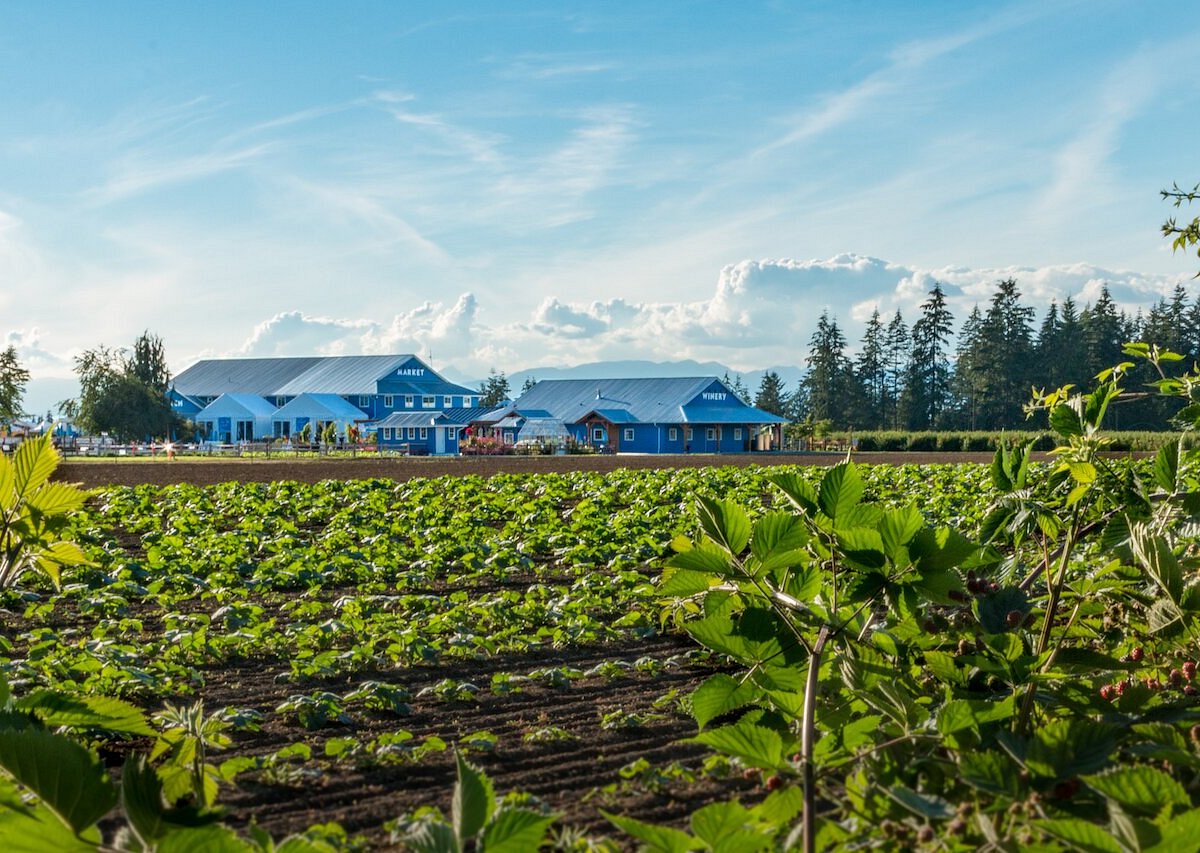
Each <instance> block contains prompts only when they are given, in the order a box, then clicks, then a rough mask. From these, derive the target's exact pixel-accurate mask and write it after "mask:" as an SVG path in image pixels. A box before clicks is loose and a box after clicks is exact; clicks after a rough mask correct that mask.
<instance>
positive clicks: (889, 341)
mask: <svg viewBox="0 0 1200 853" xmlns="http://www.w3.org/2000/svg"><path fill="white" fill-rule="evenodd" d="M912 356H913V353H912V339H911V338H910V337H909V333H908V326H906V325H905V323H904V318H903V317H902V316H901V315H900V310H899V309H896V314H895V316H893V317H892V320H891V322H890V323H888V327H887V335H886V337H885V339H884V358H883V361H884V367H885V372H886V376H887V378H886V382H885V387H886V397H887V399H886V400H885V401H884V413H885V419H884V423H883V426H887V427H890V428H892V429H899V428H900V425H901V424H902V423H903V420H902V413H901V408H902V405H903V403H902V400H903V398H904V396H905V393H904V389H905V387H906V386H907V385H908V366H909V364H910V363H911V362H912Z"/></svg>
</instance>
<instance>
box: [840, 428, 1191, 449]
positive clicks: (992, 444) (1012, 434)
mask: <svg viewBox="0 0 1200 853" xmlns="http://www.w3.org/2000/svg"><path fill="white" fill-rule="evenodd" d="M1106 436H1107V437H1108V438H1109V439H1110V440H1111V444H1110V445H1109V447H1110V448H1111V449H1112V450H1118V451H1125V450H1129V451H1138V450H1149V451H1153V450H1158V449H1159V448H1160V447H1162V446H1163V445H1164V444H1166V443H1168V442H1173V441H1178V439H1179V433H1177V432H1150V431H1148V430H1141V431H1129V432H1110V433H1106ZM839 438H840V437H839ZM1029 438H1033V439H1034V445H1033V446H1034V449H1035V450H1050V449H1051V448H1053V447H1054V438H1053V437H1052V436H1051V435H1050V434H1049V433H1047V432H1037V433H1034V432H1016V431H1008V432H901V431H899V430H879V431H872V432H856V433H854V434H853V436H849V435H847V436H846V437H845V439H844V440H842V443H847V444H848V443H850V442H851V441H853V442H854V443H855V444H857V446H858V449H859V450H861V451H892V452H905V451H911V452H931V453H960V452H967V453H972V452H974V453H991V452H994V451H995V450H996V448H997V447H998V446H999V443H1000V442H1001V441H1002V440H1003V441H1005V442H1007V443H1010V444H1011V443H1012V442H1014V441H1023V440H1026V439H1029ZM1197 439H1198V437H1197V436H1196V435H1195V434H1191V433H1189V434H1188V435H1186V436H1185V439H1184V443H1185V446H1188V447H1195V446H1200V444H1198V440H1197Z"/></svg>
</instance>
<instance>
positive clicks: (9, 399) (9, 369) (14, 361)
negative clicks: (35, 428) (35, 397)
mask: <svg viewBox="0 0 1200 853" xmlns="http://www.w3.org/2000/svg"><path fill="white" fill-rule="evenodd" d="M28 383H29V371H28V370H26V369H25V368H24V367H22V366H21V360H20V358H19V357H18V356H17V348H16V347H15V346H14V345H12V344H9V345H8V348H7V349H5V350H4V351H3V352H0V426H3V427H4V428H5V429H8V428H9V427H11V426H12V422H13V421H14V420H16V419H17V418H19V417H21V400H22V399H23V398H24V396H25V386H26V385H27V384H28Z"/></svg>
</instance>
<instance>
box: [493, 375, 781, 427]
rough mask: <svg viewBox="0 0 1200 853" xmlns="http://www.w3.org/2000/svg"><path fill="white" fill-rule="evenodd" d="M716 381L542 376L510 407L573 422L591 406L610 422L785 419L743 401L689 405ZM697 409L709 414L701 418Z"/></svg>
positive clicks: (769, 421) (761, 421) (707, 378)
mask: <svg viewBox="0 0 1200 853" xmlns="http://www.w3.org/2000/svg"><path fill="white" fill-rule="evenodd" d="M714 382H720V380H719V379H717V377H715V376H696V377H685V378H662V379H543V380H541V381H540V382H538V383H537V384H536V385H534V386H533V387H532V388H530V389H529V390H528V391H526V392H525V393H524V394H522V395H521V396H520V397H519V398H518V399H517V401H516V403H515V404H514V408H515V409H516V410H517V411H520V412H529V411H532V410H534V409H544V410H545V411H547V412H549V413H550V414H551V415H553V416H554V417H556V418H558V419H560V420H562V421H565V422H567V423H577V422H579V420H581V419H582V418H584V417H587V416H588V415H589V414H591V413H593V412H595V413H596V414H599V415H600V416H601V417H603V418H605V419H606V420H608V421H610V422H611V423H645V424H654V423H658V424H681V423H742V424H775V423H786V420H785V419H784V418H781V417H779V416H777V415H772V414H771V413H770V412H764V411H763V410H762V409H756V408H754V407H753V406H747V405H744V404H743V405H740V406H739V405H734V406H703V405H696V406H689V405H688V404H689V403H691V402H692V401H693V400H695V399H696V398H697V396H698V395H699V394H700V393H701V392H702V391H704V390H705V389H707V388H709V387H710V386H711V385H712V384H713V383H714ZM729 393H730V394H732V393H733V392H732V390H731V391H729ZM685 406H686V407H687V408H686V409H685V408H684V407H685ZM701 414H703V415H705V416H707V419H706V420H700V419H699V418H700V415H701Z"/></svg>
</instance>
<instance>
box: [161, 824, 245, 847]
mask: <svg viewBox="0 0 1200 853" xmlns="http://www.w3.org/2000/svg"><path fill="white" fill-rule="evenodd" d="M155 851H156V853H257V851H256V848H255V847H253V846H251V845H250V844H249V843H247V842H245V841H243V840H242V839H240V838H238V836H237V833H236V832H234V831H233V830H232V829H230V828H229V827H227V826H202V827H198V828H196V829H183V830H178V831H176V832H172V833H170V834H168V835H167V836H166V837H165V838H163V839H162V841H160V842H158V845H157V846H156V847H155Z"/></svg>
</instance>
